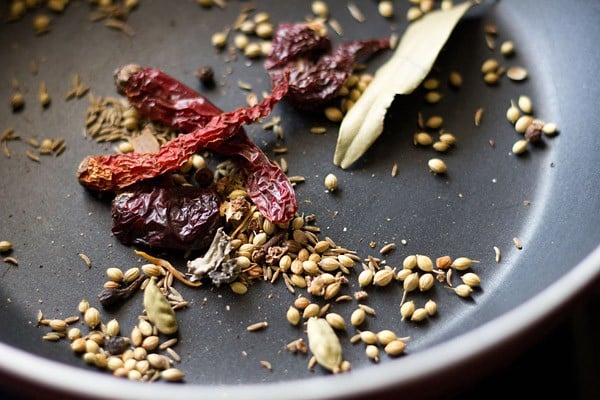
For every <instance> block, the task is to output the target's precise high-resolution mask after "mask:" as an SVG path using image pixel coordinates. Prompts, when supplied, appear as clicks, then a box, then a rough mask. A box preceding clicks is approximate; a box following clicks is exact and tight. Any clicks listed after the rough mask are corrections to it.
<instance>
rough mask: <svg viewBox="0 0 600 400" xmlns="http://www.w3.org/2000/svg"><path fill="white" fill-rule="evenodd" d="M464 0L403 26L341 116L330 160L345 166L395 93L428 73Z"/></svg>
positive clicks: (378, 127) (378, 124)
mask: <svg viewBox="0 0 600 400" xmlns="http://www.w3.org/2000/svg"><path fill="white" fill-rule="evenodd" d="M472 4H473V3H472V2H470V1H465V2H463V3H462V4H458V5H456V6H454V7H452V8H450V9H448V10H437V11H432V12H430V13H427V15H425V16H424V17H423V18H421V19H420V20H419V21H416V22H414V23H411V24H410V25H409V27H408V28H407V29H406V32H405V33H404V36H403V37H402V39H401V41H400V44H399V45H398V47H397V48H396V50H395V51H394V55H393V56H392V58H391V59H390V60H389V61H388V62H387V63H386V64H384V65H383V66H382V67H380V68H379V70H378V71H377V72H376V74H375V77H374V78H373V80H372V81H371V83H370V84H369V86H368V87H367V88H366V90H365V91H364V92H363V94H362V95H361V96H360V98H359V99H358V100H357V101H356V103H355V104H354V106H353V107H352V108H351V109H350V110H349V111H348V113H347V114H346V116H345V117H344V119H343V121H342V124H341V126H340V129H339V133H338V140H337V144H336V149H335V154H334V158H333V162H334V164H335V165H339V166H340V167H342V168H348V167H349V166H350V165H352V164H353V163H354V162H355V161H356V160H358V159H359V158H360V157H361V156H362V155H363V154H364V153H365V152H366V151H367V149H368V148H369V147H371V145H372V144H373V143H374V142H375V140H376V139H377V138H378V137H379V135H380V134H381V132H382V131H383V122H384V119H385V114H386V113H387V109H388V107H389V106H390V105H391V103H392V101H393V100H394V97H395V96H396V95H397V94H409V93H411V92H412V91H413V90H414V89H416V88H417V87H418V86H419V84H420V83H421V82H422V81H423V79H424V78H425V77H426V76H427V74H428V73H429V70H430V69H431V67H432V66H433V63H434V62H435V60H436V58H437V55H438V54H439V52H440V51H441V49H442V47H443V46H444V44H445V43H446V41H447V40H448V37H449V36H450V34H451V33H452V30H453V29H454V27H455V26H456V24H457V23H458V21H459V20H460V19H461V17H462V16H463V15H464V13H465V12H466V11H467V10H468V9H469V8H470V7H471V6H472Z"/></svg>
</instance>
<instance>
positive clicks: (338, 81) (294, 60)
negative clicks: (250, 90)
mask: <svg viewBox="0 0 600 400" xmlns="http://www.w3.org/2000/svg"><path fill="white" fill-rule="evenodd" d="M389 45H390V41H389V39H388V38H384V39H373V40H355V41H348V42H344V43H342V44H340V45H339V46H337V47H336V48H335V49H333V50H332V51H331V52H330V53H325V51H328V50H330V47H331V43H330V41H329V39H327V38H326V37H325V36H323V35H321V34H320V33H319V27H318V25H315V24H314V23H308V24H306V23H298V24H280V25H279V26H278V28H277V30H276V31H275V34H274V36H273V50H272V51H271V53H270V55H269V57H268V58H267V60H266V61H265V64H264V65H265V68H266V69H267V71H268V72H269V75H270V77H271V82H272V84H273V85H277V84H279V83H280V82H282V81H283V80H284V79H289V90H288V92H287V94H286V95H285V98H286V100H288V101H289V102H290V103H292V104H293V105H294V106H296V107H298V108H301V109H306V110H314V109H316V108H318V107H320V106H322V105H323V104H325V103H328V102H329V101H331V100H332V99H333V98H335V97H336V96H337V95H338V93H339V90H340V88H341V87H342V85H343V84H344V82H345V81H346V80H347V79H348V77H349V76H350V75H351V74H352V70H353V68H354V66H355V64H356V62H357V61H358V60H360V59H363V58H366V57H368V56H370V55H372V54H374V53H375V52H377V51H379V50H382V49H386V48H389ZM286 73H289V78H286V77H285V76H284V74H286Z"/></svg>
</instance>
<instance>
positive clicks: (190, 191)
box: [112, 185, 221, 250]
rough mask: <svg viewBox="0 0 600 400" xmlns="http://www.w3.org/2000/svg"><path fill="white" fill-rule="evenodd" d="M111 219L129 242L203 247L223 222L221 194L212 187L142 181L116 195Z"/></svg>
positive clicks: (115, 229)
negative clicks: (152, 183) (141, 183)
mask: <svg viewBox="0 0 600 400" xmlns="http://www.w3.org/2000/svg"><path fill="white" fill-rule="evenodd" d="M112 219H113V227H112V232H113V234H114V235H115V237H116V238H117V239H119V240H120V241H121V242H122V243H123V244H126V245H132V244H135V245H144V246H149V247H157V248H168V249H181V250H197V249H204V248H206V247H208V245H210V243H211V241H212V238H213V236H214V234H215V232H216V231H217V229H218V228H219V226H220V225H221V220H220V215H219V197H218V195H217V193H216V192H215V191H214V190H212V189H210V188H203V189H199V188H195V187H192V186H157V185H152V186H150V185H140V186H139V187H137V188H135V190H132V191H126V192H123V193H120V194H118V195H117V196H116V197H115V199H114V200H113V202H112Z"/></svg>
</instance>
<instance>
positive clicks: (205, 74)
mask: <svg viewBox="0 0 600 400" xmlns="http://www.w3.org/2000/svg"><path fill="white" fill-rule="evenodd" d="M196 77H197V78H198V80H199V81H200V83H201V84H202V85H203V86H205V87H209V88H210V87H213V86H214V85H215V73H214V71H213V69H212V68H211V67H209V66H203V67H200V68H198V71H196Z"/></svg>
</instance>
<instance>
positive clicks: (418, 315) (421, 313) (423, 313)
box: [410, 308, 428, 322]
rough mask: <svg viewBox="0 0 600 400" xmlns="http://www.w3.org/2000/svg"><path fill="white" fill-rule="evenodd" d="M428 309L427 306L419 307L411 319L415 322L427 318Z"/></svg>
mask: <svg viewBox="0 0 600 400" xmlns="http://www.w3.org/2000/svg"><path fill="white" fill-rule="evenodd" d="M427 315H428V313H427V310H426V309H425V308H417V309H416V310H415V311H414V312H413V313H412V315H411V317H410V320H411V321H413V322H421V321H423V320H424V319H425V318H427Z"/></svg>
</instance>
